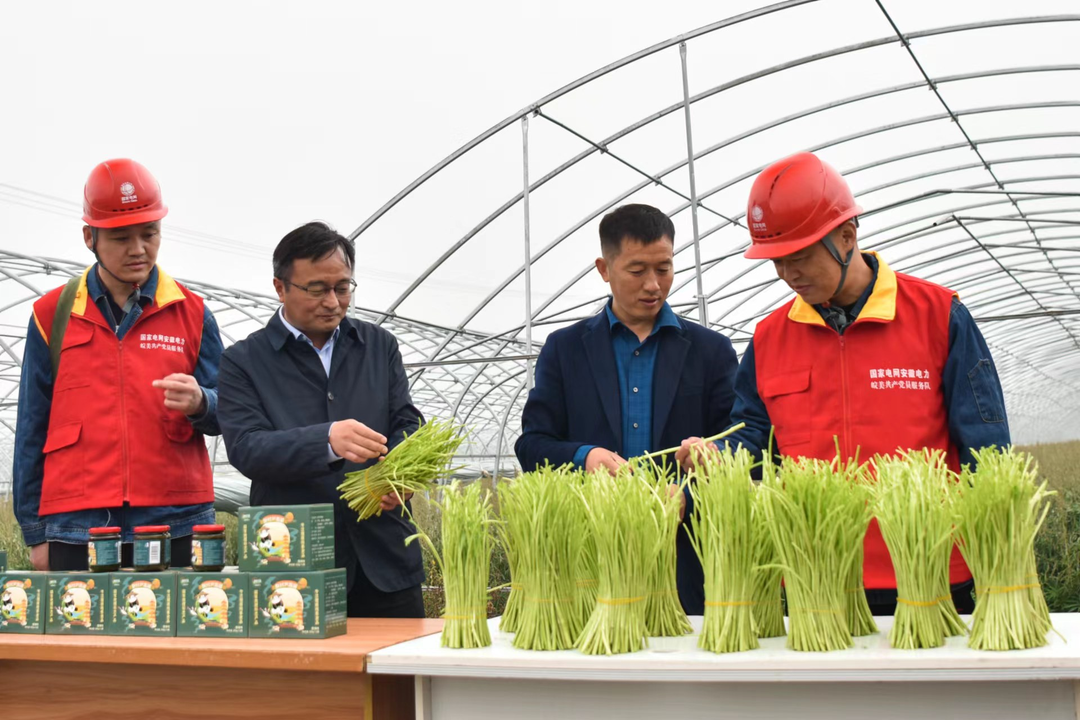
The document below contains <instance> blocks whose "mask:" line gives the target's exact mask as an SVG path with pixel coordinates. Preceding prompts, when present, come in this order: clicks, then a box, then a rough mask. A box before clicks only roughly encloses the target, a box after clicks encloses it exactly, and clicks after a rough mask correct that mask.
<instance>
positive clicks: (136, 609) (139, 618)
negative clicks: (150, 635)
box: [124, 579, 161, 628]
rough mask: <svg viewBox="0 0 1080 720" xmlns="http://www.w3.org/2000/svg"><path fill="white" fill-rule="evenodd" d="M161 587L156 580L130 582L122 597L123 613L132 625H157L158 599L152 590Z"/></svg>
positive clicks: (150, 626) (154, 626)
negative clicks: (125, 595) (126, 591)
mask: <svg viewBox="0 0 1080 720" xmlns="http://www.w3.org/2000/svg"><path fill="white" fill-rule="evenodd" d="M159 587H161V584H160V583H159V582H158V580H156V579H155V580H154V581H153V582H147V581H145V580H137V581H135V582H133V583H131V586H130V588H129V589H128V594H127V597H126V598H125V599H124V603H125V604H124V613H125V614H126V615H127V617H128V621H129V622H130V624H131V626H132V627H148V628H156V627H157V611H158V600H157V595H156V594H155V593H154V590H156V589H157V588H159Z"/></svg>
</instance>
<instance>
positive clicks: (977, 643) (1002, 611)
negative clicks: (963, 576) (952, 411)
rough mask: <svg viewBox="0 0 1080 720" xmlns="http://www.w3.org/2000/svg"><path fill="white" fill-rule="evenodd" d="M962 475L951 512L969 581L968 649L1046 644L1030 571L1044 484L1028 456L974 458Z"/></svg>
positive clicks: (982, 454)
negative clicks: (972, 606) (971, 592)
mask: <svg viewBox="0 0 1080 720" xmlns="http://www.w3.org/2000/svg"><path fill="white" fill-rule="evenodd" d="M973 454H974V456H975V460H976V462H977V464H978V467H977V469H976V470H975V471H974V472H972V471H970V470H969V469H968V468H967V467H965V468H964V471H963V473H961V476H960V482H959V483H957V487H956V490H955V492H954V500H953V508H954V513H955V514H954V521H955V523H956V535H957V538H958V541H959V546H960V552H961V553H963V555H964V560H965V561H966V562H967V565H968V568H969V569H970V570H971V574H972V575H973V576H974V577H975V590H976V600H975V612H974V613H973V614H972V616H971V635H970V637H969V639H968V645H969V646H970V647H972V648H975V649H978V650H1019V649H1024V648H1032V647H1040V646H1042V645H1045V644H1046V634H1047V632H1048V631H1049V630H1050V629H1051V627H1050V618H1049V615H1048V614H1047V612H1046V610H1045V605H1044V604H1043V603H1040V602H1038V601H1033V598H1035V597H1037V595H1036V593H1038V595H1041V594H1042V589H1041V586H1040V584H1039V578H1038V575H1037V574H1035V573H1034V572H1033V571H1034V563H1033V555H1032V552H1033V550H1032V548H1033V546H1034V542H1035V537H1036V535H1037V534H1038V531H1039V527H1040V525H1041V524H1042V522H1043V521H1044V520H1045V518H1046V514H1047V512H1048V511H1049V504H1048V502H1047V494H1048V492H1049V491H1047V489H1046V483H1045V482H1044V483H1042V484H1036V483H1037V478H1038V470H1037V469H1036V467H1034V462H1033V460H1032V458H1031V456H1030V455H1028V454H1026V453H1023V452H1018V451H1015V450H1013V449H1011V448H1010V449H1006V450H998V449H997V448H994V447H989V448H984V449H982V450H977V451H975V452H974V453H973Z"/></svg>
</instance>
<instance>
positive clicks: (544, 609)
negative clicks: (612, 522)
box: [500, 467, 586, 650]
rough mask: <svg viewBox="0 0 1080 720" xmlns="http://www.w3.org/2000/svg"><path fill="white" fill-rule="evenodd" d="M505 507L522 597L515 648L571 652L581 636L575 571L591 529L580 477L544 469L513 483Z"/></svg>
mask: <svg viewBox="0 0 1080 720" xmlns="http://www.w3.org/2000/svg"><path fill="white" fill-rule="evenodd" d="M512 485H513V491H512V493H510V494H509V495H508V496H507V497H508V498H510V499H511V502H509V503H503V504H501V505H500V511H501V515H502V522H503V523H504V524H505V526H506V532H507V533H508V535H509V537H510V538H511V539H512V540H511V543H512V547H513V554H514V571H515V572H516V576H515V577H514V578H513V580H514V583H515V584H516V585H517V586H518V587H519V589H514V590H512V592H511V596H513V594H514V593H515V592H520V593H521V607H520V610H519V611H518V616H517V618H516V620H517V622H516V623H515V625H516V627H515V634H514V641H513V645H514V647H516V648H520V649H522V650H569V649H570V648H573V647H574V645H575V642H576V640H577V637H578V634H579V633H580V632H581V621H580V619H579V616H578V615H577V613H575V612H574V602H575V593H576V590H577V587H576V582H575V581H576V570H577V564H578V560H579V556H580V554H581V552H582V550H583V548H584V547H585V535H586V527H585V522H584V512H583V511H582V509H581V503H580V497H579V495H578V489H579V486H580V480H579V479H578V478H577V473H574V472H570V471H568V470H565V469H559V470H555V469H552V468H550V467H544V468H541V469H538V470H536V471H535V472H527V473H522V474H521V475H519V476H518V477H517V478H515V479H514V480H513V481H512Z"/></svg>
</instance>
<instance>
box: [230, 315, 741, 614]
mask: <svg viewBox="0 0 1080 720" xmlns="http://www.w3.org/2000/svg"><path fill="white" fill-rule="evenodd" d="M670 330H671V331H670V332H665V333H663V335H662V337H661V338H660V347H659V348H658V350H657V355H656V369H655V375H654V377H653V395H652V401H653V413H652V438H651V443H650V446H649V450H650V451H655V450H663V449H666V448H670V447H675V446H677V445H679V444H680V443H681V442H682V441H683V440H684V439H685V438H688V437H691V436H694V435H696V436H699V437H708V436H710V435H715V434H717V433H719V432H721V431H723V430H724V429H725V428H726V427H727V426H728V424H729V416H730V414H731V406H732V403H733V402H734V398H735V395H734V390H733V382H734V379H735V371H736V368H737V367H738V362H737V360H736V359H735V351H734V349H732V347H731V341H730V340H728V339H727V338H726V337H724V336H723V335H721V334H719V333H717V332H714V331H712V330H709V329H706V328H703V327H701V326H700V325H697V324H695V323H692V322H689V321H687V320H685V319H683V318H679V327H678V328H671V329H670ZM219 412H220V411H219ZM521 431H522V432H521V437H520V438H518V441H517V444H516V445H515V450H516V452H517V457H518V461H519V462H520V463H521V467H522V468H524V469H525V470H532V469H534V468H535V467H537V466H538V465H543V464H544V463H545V462H550V463H551V464H552V465H553V466H559V465H564V464H567V463H571V462H573V459H574V453H576V452H577V450H578V448H579V447H581V446H582V445H596V446H599V447H603V448H607V449H608V450H612V451H614V452H617V453H619V454H620V455H622V454H623V448H622V444H623V443H622V418H621V411H620V396H619V376H618V372H617V369H616V366H615V354H614V351H613V350H612V344H611V324H610V323H609V322H608V319H607V317H606V316H605V314H604V313H602V312H601V313H599V314H598V315H596V316H594V317H591V318H589V319H587V320H582V321H580V322H577V323H575V324H573V325H571V326H570V327H567V328H563V329H562V330H558V331H556V332H554V333H552V334H551V336H549V337H548V339H547V342H545V343H544V347H543V349H542V350H541V351H540V357H539V359H537V361H536V384H535V387H533V389H532V392H530V393H529V399H528V401H527V402H526V403H525V411H524V412H523V413H522V416H521ZM672 459H674V458H672ZM688 500H689V498H688ZM691 509H692V506H691V504H689V503H688V504H687V511H688V516H689V512H690V511H691ZM683 527H684V528H686V529H689V525H688V524H684V526H683ZM677 550H678V585H679V599H680V600H681V601H682V604H683V607H684V608H685V609H686V612H687V613H689V614H691V615H701V614H702V613H703V612H704V603H705V595H704V587H703V586H704V578H703V576H702V571H701V565H700V563H698V560H697V557H696V556H695V555H694V551H693V548H692V547H691V545H690V542H689V537H688V536H687V535H686V533H684V532H680V533H679V542H678V548H677Z"/></svg>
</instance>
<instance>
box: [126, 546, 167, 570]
mask: <svg viewBox="0 0 1080 720" xmlns="http://www.w3.org/2000/svg"><path fill="white" fill-rule="evenodd" d="M170 544H171V543H169V542H168V541H166V540H136V541H135V567H147V566H153V565H162V564H164V565H165V566H166V567H168V566H169V562H170V560H171V558H170V557H169V549H170Z"/></svg>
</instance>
